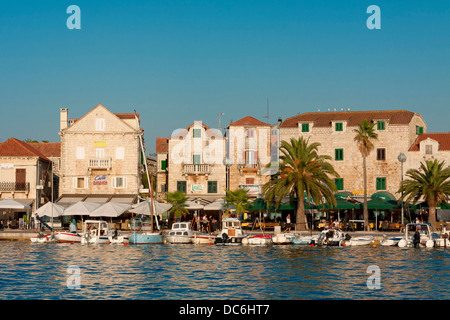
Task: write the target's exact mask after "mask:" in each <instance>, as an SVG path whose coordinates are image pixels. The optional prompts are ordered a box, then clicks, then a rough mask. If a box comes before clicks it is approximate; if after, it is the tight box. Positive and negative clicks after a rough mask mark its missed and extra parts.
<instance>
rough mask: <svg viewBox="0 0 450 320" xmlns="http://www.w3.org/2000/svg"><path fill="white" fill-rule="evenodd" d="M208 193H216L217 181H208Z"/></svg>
mask: <svg viewBox="0 0 450 320" xmlns="http://www.w3.org/2000/svg"><path fill="white" fill-rule="evenodd" d="M208 193H217V181H208Z"/></svg>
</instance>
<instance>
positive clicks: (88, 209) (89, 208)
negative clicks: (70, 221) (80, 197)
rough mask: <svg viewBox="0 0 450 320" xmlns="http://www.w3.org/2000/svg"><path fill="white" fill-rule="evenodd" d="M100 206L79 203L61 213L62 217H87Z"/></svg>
mask: <svg viewBox="0 0 450 320" xmlns="http://www.w3.org/2000/svg"><path fill="white" fill-rule="evenodd" d="M100 206H101V203H95V202H87V201H79V202H76V203H74V204H73V205H71V206H70V207H68V208H67V209H66V210H64V212H63V214H62V215H63V216H88V215H89V214H91V213H92V212H93V211H94V210H95V209H97V208H98V207H100Z"/></svg>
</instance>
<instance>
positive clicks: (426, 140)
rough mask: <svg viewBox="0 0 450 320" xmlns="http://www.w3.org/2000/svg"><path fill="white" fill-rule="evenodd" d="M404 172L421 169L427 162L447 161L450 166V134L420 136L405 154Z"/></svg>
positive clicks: (438, 133) (439, 133)
mask: <svg viewBox="0 0 450 320" xmlns="http://www.w3.org/2000/svg"><path fill="white" fill-rule="evenodd" d="M405 155H406V158H407V159H406V161H405V164H404V168H403V169H404V170H405V172H406V170H409V169H419V168H420V163H421V162H424V161H426V160H431V161H433V160H435V159H437V160H438V161H445V163H446V165H447V166H450V132H437V133H424V134H421V135H419V136H418V137H417V138H416V140H415V141H414V143H413V144H412V145H411V147H410V148H409V150H408V152H407V153H405Z"/></svg>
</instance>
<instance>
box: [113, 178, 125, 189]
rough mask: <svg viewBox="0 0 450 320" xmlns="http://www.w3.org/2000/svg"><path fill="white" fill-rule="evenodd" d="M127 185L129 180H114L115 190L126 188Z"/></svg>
mask: <svg viewBox="0 0 450 320" xmlns="http://www.w3.org/2000/svg"><path fill="white" fill-rule="evenodd" d="M126 184H127V178H125V177H114V178H113V188H118V189H121V188H125V187H126Z"/></svg>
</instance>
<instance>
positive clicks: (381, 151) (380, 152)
mask: <svg viewBox="0 0 450 320" xmlns="http://www.w3.org/2000/svg"><path fill="white" fill-rule="evenodd" d="M377 160H386V149H385V148H378V149H377Z"/></svg>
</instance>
